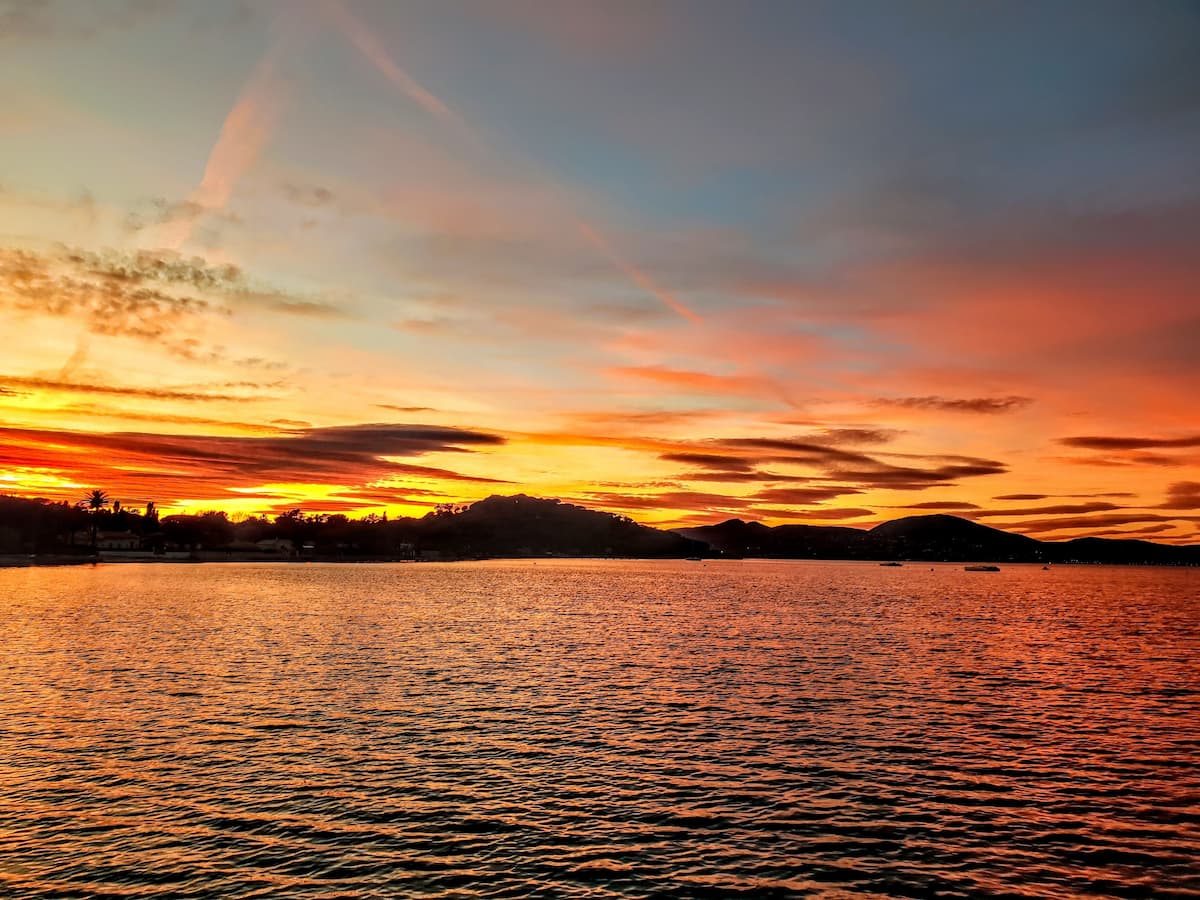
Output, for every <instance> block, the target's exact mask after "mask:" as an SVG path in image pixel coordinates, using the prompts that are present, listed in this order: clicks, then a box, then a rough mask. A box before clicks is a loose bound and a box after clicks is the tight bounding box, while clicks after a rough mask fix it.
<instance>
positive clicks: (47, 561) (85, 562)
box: [0, 553, 1200, 571]
mask: <svg viewBox="0 0 1200 900" xmlns="http://www.w3.org/2000/svg"><path fill="white" fill-rule="evenodd" d="M494 560H514V561H520V560H524V561H526V562H543V561H556V560H613V561H617V560H625V561H636V562H689V561H700V562H705V563H708V562H813V563H818V562H821V563H860V564H862V565H879V564H881V563H888V562H901V563H903V564H904V565H903V566H895V567H893V568H904V567H910V568H913V569H917V568H919V567H921V566H961V565H964V564H966V565H970V564H974V563H985V564H989V565H998V566H1038V567H1042V566H1046V565H1049V566H1050V568H1051V571H1052V570H1053V569H1056V568H1063V567H1068V566H1070V567H1077V566H1117V567H1121V568H1129V567H1141V568H1153V569H1198V568H1200V566H1196V565H1176V564H1172V563H1153V562H1134V563H1121V562H1082V561H1080V562H1054V563H1042V562H1028V561H1015V562H1014V561H1010V560H987V559H980V560H887V559H838V558H832V557H831V558H825V557H819V558H818V557H790V556H786V557H785V556H754V557H722V556H710V557H704V558H703V559H701V560H691V559H689V558H688V557H676V556H477V557H476V556H473V557H461V558H445V559H399V558H362V559H337V558H330V557H304V558H291V559H280V558H265V557H262V556H238V555H236V554H235V555H230V556H217V555H216V554H213V555H211V556H209V557H208V558H203V559H198V558H194V557H168V558H163V557H154V556H139V557H130V556H113V557H105V556H99V555H98V556H75V555H69V554H43V555H40V556H34V555H30V554H19V553H7V554H0V569H34V568H38V569H45V568H60V567H68V566H97V565H130V564H135V563H141V564H151V565H187V566H196V565H208V564H213V563H216V564H229V563H236V564H256V563H266V564H277V565H278V564H286V565H305V564H312V563H318V564H321V565H347V566H350V565H400V564H404V565H412V564H427V563H464V562H490V561H494Z"/></svg>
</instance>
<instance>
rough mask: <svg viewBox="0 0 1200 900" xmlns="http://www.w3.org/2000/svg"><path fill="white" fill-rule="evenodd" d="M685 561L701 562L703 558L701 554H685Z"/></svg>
mask: <svg viewBox="0 0 1200 900" xmlns="http://www.w3.org/2000/svg"><path fill="white" fill-rule="evenodd" d="M683 561H684V562H701V561H702V560H701V558H700V557H699V556H685V557H684V558H683Z"/></svg>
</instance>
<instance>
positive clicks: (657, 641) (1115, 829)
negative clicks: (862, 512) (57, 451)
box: [0, 560, 1200, 898]
mask: <svg viewBox="0 0 1200 900" xmlns="http://www.w3.org/2000/svg"><path fill="white" fill-rule="evenodd" d="M809 895H811V896H826V897H831V898H832V897H838V898H843V897H929V896H939V897H967V896H970V897H981V896H1008V897H1017V896H1021V897H1026V896H1028V897H1065V896H1128V897H1185V896H1191V897H1196V896H1200V570H1180V569H1150V568H1106V567H1077V568H1067V567H1064V568H1056V569H1054V570H1053V571H1043V570H1042V569H1041V568H1040V567H1034V566H1006V567H1004V570H1003V571H1002V572H999V573H971V572H964V571H963V570H962V567H961V566H936V567H934V569H933V570H932V571H931V570H930V567H929V566H928V565H916V564H911V565H907V566H905V567H903V568H881V567H879V566H877V565H872V564H860V563H806V562H800V563H797V562H756V561H745V562H707V563H699V562H682V561H680V562H624V561H565V560H559V561H539V562H537V563H532V562H485V563H463V564H416V565H317V564H295V565H269V564H257V565H255V564H248V565H204V566H186V565H174V566H171V565H159V566H154V565H123V566H118V565H107V566H100V567H95V568H64V569H10V570H3V571H0V896H4V897H13V898H19V897H147V896H171V897H211V896H228V897H323V898H332V897H346V898H349V897H371V896H376V897H396V896H401V897H403V896H414V897H463V898H473V897H522V898H523V897H568V898H570V897H650V896H655V897H738V896H741V897H792V896H809Z"/></svg>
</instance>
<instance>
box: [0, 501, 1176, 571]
mask: <svg viewBox="0 0 1200 900" xmlns="http://www.w3.org/2000/svg"><path fill="white" fill-rule="evenodd" d="M114 506H116V504H114ZM97 527H99V530H101V531H103V532H104V533H106V534H108V535H109V538H108V539H109V540H113V539H116V540H117V542H118V543H121V544H122V546H124V543H123V542H128V541H129V540H131V539H132V541H133V543H134V545H135V546H138V545H140V547H141V549H142V551H143V552H147V553H149V552H150V551H151V550H152V549H153V551H154V552H156V553H157V552H159V551H162V550H168V551H172V552H175V553H182V554H183V555H184V556H188V555H190V556H191V557H192V558H200V559H212V558H217V557H220V558H226V559H235V558H261V555H262V547H261V546H260V545H263V544H267V545H270V546H277V547H289V548H291V550H290V551H288V552H290V553H292V555H293V557H303V558H309V559H362V560H367V559H411V558H422V559H431V558H433V559H437V558H440V559H475V558H484V557H541V556H621V557H642V558H670V557H675V558H680V557H696V556H706V557H734V558H736V557H766V558H775V559H859V560H880V561H888V560H897V561H900V560H920V561H930V562H932V561H943V562H1025V563H1064V562H1079V563H1116V564H1152V565H1200V545H1192V546H1187V547H1175V546H1169V545H1166V544H1155V543H1152V542H1150V541H1142V540H1125V539H1118V540H1110V539H1107V538H1095V537H1086V538H1077V539H1074V540H1068V541H1039V540H1036V539H1034V538H1031V537H1026V536H1025V535H1020V534H1013V533H1011V532H1007V531H1002V530H1000V529H998V528H991V527H989V526H987V525H981V524H979V523H978V522H973V521H971V520H969V519H963V518H960V517H958V516H951V515H923V516H907V517H905V518H901V519H896V520H894V521H891V522H884V523H883V524H881V525H877V526H875V527H874V528H871V529H869V530H867V529H862V528H853V527H849V526H842V525H776V526H774V527H771V526H768V525H764V524H762V523H761V522H747V521H744V520H742V519H729V520H727V521H724V522H720V523H718V524H715V525H702V526H697V527H688V528H679V529H675V530H673V531H665V530H661V529H658V528H651V527H650V526H648V525H641V524H639V523H637V522H635V521H633V520H632V519H630V518H628V517H627V516H621V515H616V514H614V513H610V512H601V511H598V510H593V509H587V508H586V507H583V506H577V505H575V504H572V503H566V502H563V501H560V500H554V499H544V498H539V497H530V496H527V495H525V494H517V495H515V496H500V495H494V496H491V497H488V498H487V499H485V500H479V501H477V502H475V503H471V504H466V505H457V506H456V505H453V504H444V505H442V506H439V507H438V509H437V510H436V511H434V512H431V513H429V514H427V515H425V516H423V517H421V518H406V517H402V518H396V519H388V518H387V517H386V516H376V515H372V516H366V517H364V518H362V519H357V520H355V519H349V518H348V517H346V516H344V515H336V514H335V515H324V514H320V513H317V514H312V515H304V514H303V512H302V511H301V510H298V509H297V510H292V511H290V512H288V513H285V514H282V515H278V516H276V517H275V519H274V520H269V519H267V518H265V517H252V518H249V519H246V520H244V521H237V522H234V521H230V520H229V519H228V518H227V517H226V516H225V514H224V513H220V512H209V513H203V514H201V515H172V516H165V517H163V518H162V520H161V521H160V520H159V517H158V513H157V511H154V512H150V510H149V509H148V510H147V511H146V512H145V513H137V512H130V511H129V510H126V509H120V510H118V509H112V510H108V509H104V508H100V509H97V510H91V511H89V510H84V509H81V508H79V507H78V506H72V505H71V504H68V503H57V504H56V503H50V502H48V501H42V500H30V499H25V498H18V497H4V496H0V554H9V555H10V556H14V557H16V556H21V555H22V554H24V555H26V557H27V555H28V554H44V555H46V556H48V557H49V556H53V555H56V554H57V555H63V554H67V555H71V554H76V555H82V554H95V553H96V552H97V550H96V549H95V545H94V543H93V541H91V540H90V539H89V537H90V535H89V534H88V531H89V530H90V529H92V528H97ZM114 535H115V538H114ZM101 549H103V548H101ZM254 552H258V554H259V555H258V556H247V555H246V554H248V553H250V554H252V553H254ZM239 554H240V555H239ZM0 562H2V560H0Z"/></svg>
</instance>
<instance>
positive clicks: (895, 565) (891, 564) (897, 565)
mask: <svg viewBox="0 0 1200 900" xmlns="http://www.w3.org/2000/svg"><path fill="white" fill-rule="evenodd" d="M880 565H881V566H885V567H890V568H894V569H898V568H900V566H902V565H904V563H898V562H886V563H880Z"/></svg>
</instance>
